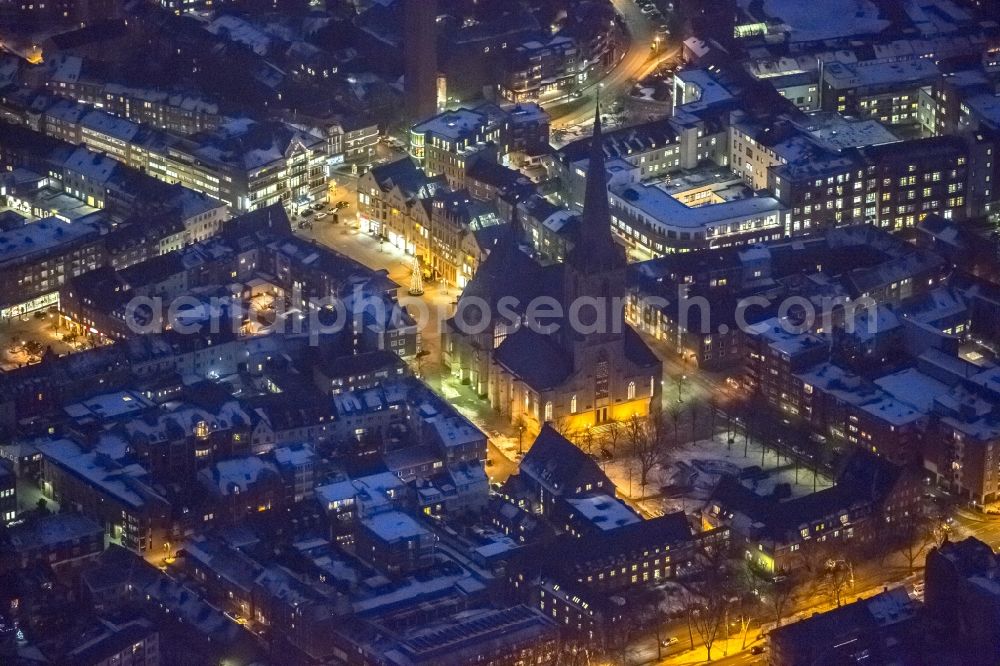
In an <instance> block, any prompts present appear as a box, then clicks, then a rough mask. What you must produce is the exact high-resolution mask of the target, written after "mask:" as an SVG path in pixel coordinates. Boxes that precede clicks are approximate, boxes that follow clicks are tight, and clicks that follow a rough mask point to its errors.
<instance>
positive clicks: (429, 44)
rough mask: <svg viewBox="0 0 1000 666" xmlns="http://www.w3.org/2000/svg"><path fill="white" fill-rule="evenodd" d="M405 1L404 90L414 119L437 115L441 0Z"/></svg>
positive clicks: (408, 108) (410, 115)
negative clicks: (438, 35)
mask: <svg viewBox="0 0 1000 666" xmlns="http://www.w3.org/2000/svg"><path fill="white" fill-rule="evenodd" d="M402 2H403V14H404V17H403V21H404V26H403V59H404V61H405V63H404V68H403V76H404V79H403V89H404V92H405V95H406V112H407V114H408V115H409V117H410V119H411V120H423V119H425V118H428V117H430V116H433V115H434V114H435V113H437V0H402Z"/></svg>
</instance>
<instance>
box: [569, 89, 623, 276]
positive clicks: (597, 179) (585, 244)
mask: <svg viewBox="0 0 1000 666" xmlns="http://www.w3.org/2000/svg"><path fill="white" fill-rule="evenodd" d="M568 259H569V260H570V261H572V262H573V263H575V264H576V265H577V267H578V268H581V269H584V270H587V271H594V270H607V269H609V268H614V267H616V266H618V265H621V264H624V263H625V258H624V255H623V252H622V248H621V246H619V245H618V243H617V242H616V241H615V239H614V236H612V234H611V207H610V205H609V204H608V174H607V170H606V169H605V166H604V134H603V132H602V130H601V103H600V100H598V102H597V109H596V112H595V117H594V135H593V138H592V139H591V142H590V160H589V162H588V164H587V185H586V190H585V192H584V197H583V214H582V215H581V219H580V235H579V237H578V238H577V243H576V245H575V246H574V248H573V251H572V252H571V253H570V256H569V257H568Z"/></svg>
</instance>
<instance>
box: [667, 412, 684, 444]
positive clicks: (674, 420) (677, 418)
mask: <svg viewBox="0 0 1000 666" xmlns="http://www.w3.org/2000/svg"><path fill="white" fill-rule="evenodd" d="M667 414H668V415H669V416H670V423H671V424H672V425H673V427H674V441H676V442H678V443H680V441H681V436H680V426H681V416H682V415H683V414H684V408H683V407H682V406H681V405H679V404H678V405H670V408H669V409H667Z"/></svg>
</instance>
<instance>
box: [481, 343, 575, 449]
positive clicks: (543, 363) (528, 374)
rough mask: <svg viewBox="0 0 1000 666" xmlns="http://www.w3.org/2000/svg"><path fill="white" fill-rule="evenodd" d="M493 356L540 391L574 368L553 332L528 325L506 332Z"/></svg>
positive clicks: (557, 381) (564, 378)
mask: <svg viewBox="0 0 1000 666" xmlns="http://www.w3.org/2000/svg"><path fill="white" fill-rule="evenodd" d="M493 360H494V361H496V362H497V363H499V364H500V365H502V366H503V367H504V368H505V369H507V371H508V372H510V373H511V374H512V375H514V376H515V377H517V378H518V379H520V380H521V381H523V382H524V383H525V384H527V385H528V386H530V387H531V388H532V389H533V390H535V391H539V392H541V391H545V390H548V389H552V388H555V387H557V386H560V385H562V384H563V382H565V381H566V379H567V378H568V377H569V376H570V374H571V373H572V372H573V362H572V360H571V359H570V358H569V357H568V356H567V354H566V352H565V350H563V348H562V347H560V346H559V345H558V344H557V342H556V340H555V339H554V338H553V336H550V335H542V334H541V333H538V332H536V331H534V330H532V329H531V328H530V327H527V326H522V327H521V328H519V329H517V331H515V332H514V333H513V334H511V335H508V336H507V337H506V338H505V339H504V341H503V342H502V343H500V346H499V347H497V349H496V351H495V352H494V355H493ZM574 448H575V447H574Z"/></svg>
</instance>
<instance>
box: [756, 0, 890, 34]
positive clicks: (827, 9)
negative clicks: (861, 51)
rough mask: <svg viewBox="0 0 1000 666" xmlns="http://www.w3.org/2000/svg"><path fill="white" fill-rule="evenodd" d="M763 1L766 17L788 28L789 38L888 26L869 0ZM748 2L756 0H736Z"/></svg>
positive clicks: (876, 30)
mask: <svg viewBox="0 0 1000 666" xmlns="http://www.w3.org/2000/svg"><path fill="white" fill-rule="evenodd" d="M763 3H764V12H765V13H766V14H767V15H768V16H769V17H771V18H774V19H778V20H780V21H782V22H783V23H786V24H787V25H788V26H789V27H790V28H791V31H792V34H791V41H793V42H806V41H813V40H820V39H834V38H837V37H847V36H850V35H863V34H871V33H876V32H881V31H882V30H885V29H886V28H887V27H888V26H889V21H886V20H884V19H881V18H879V10H878V7H876V6H875V3H873V2H871V1H870V0H824V2H802V0H763ZM752 4H757V3H756V2H755V1H754V0H740V6H741V7H742V8H743V9H747V7H748V6H750V5H752Z"/></svg>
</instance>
